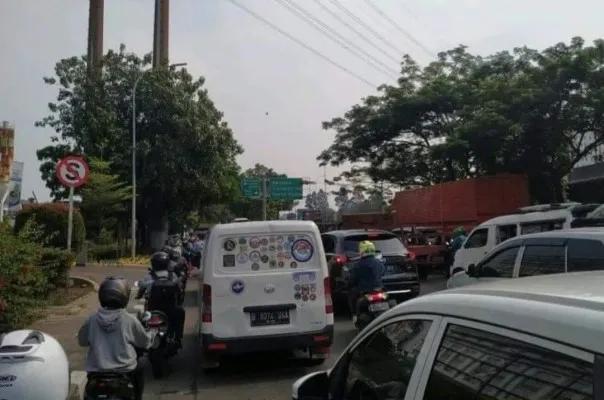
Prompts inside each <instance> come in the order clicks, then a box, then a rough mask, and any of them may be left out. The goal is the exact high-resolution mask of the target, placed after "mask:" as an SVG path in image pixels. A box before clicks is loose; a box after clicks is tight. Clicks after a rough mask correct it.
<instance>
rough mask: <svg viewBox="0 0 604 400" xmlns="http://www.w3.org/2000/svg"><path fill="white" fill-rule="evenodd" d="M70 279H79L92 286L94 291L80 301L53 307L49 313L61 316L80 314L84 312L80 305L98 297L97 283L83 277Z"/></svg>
mask: <svg viewBox="0 0 604 400" xmlns="http://www.w3.org/2000/svg"><path fill="white" fill-rule="evenodd" d="M70 279H79V280H81V281H84V282H87V283H88V284H89V285H91V286H92V291H91V292H90V293H88V294H86V295H84V296H82V297H80V298H78V299H75V300H74V301H72V302H70V303H68V304H65V305H62V306H53V307H48V308H47V310H48V311H49V313H52V314H60V315H74V314H77V313H79V312H80V311H81V310H82V307H81V306H79V305H78V304H79V303H81V302H82V301H88V299H89V298H90V297H93V296H94V297H96V295H97V292H98V291H99V284H98V283H96V282H95V281H93V280H91V279H89V278H85V277H83V276H71V277H70Z"/></svg>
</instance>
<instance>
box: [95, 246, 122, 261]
mask: <svg viewBox="0 0 604 400" xmlns="http://www.w3.org/2000/svg"><path fill="white" fill-rule="evenodd" d="M120 253H121V252H120V248H119V246H118V245H117V244H96V245H91V246H90V247H89V248H88V260H92V261H115V262H117V260H118V259H119V258H120V255H121V254H120Z"/></svg>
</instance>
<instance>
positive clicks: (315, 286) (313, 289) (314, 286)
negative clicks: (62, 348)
mask: <svg viewBox="0 0 604 400" xmlns="http://www.w3.org/2000/svg"><path fill="white" fill-rule="evenodd" d="M316 291H317V284H316V283H311V284H310V292H311V293H314V292H316Z"/></svg>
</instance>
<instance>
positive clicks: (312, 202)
mask: <svg viewBox="0 0 604 400" xmlns="http://www.w3.org/2000/svg"><path fill="white" fill-rule="evenodd" d="M304 208H305V209H307V210H313V211H320V212H321V220H323V221H332V220H333V219H334V218H335V211H334V210H332V209H331V207H330V206H329V198H328V195H327V192H325V191H324V190H323V189H319V190H318V191H313V192H310V193H309V194H307V195H306V197H305V198H304Z"/></svg>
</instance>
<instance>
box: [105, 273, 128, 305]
mask: <svg viewBox="0 0 604 400" xmlns="http://www.w3.org/2000/svg"><path fill="white" fill-rule="evenodd" d="M128 301H130V284H129V283H128V281H126V280H125V279H124V278H122V277H119V276H108V277H106V278H105V280H103V282H102V283H101V285H100V286H99V302H100V303H101V307H106V308H114V309H118V308H126V306H127V305H128Z"/></svg>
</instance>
